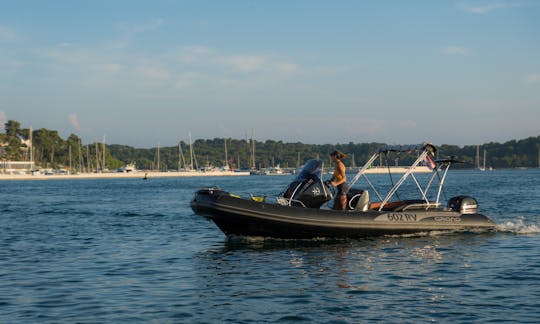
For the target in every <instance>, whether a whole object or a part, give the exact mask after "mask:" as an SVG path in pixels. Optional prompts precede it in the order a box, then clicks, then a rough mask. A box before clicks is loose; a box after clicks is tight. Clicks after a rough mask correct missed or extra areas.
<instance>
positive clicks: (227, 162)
mask: <svg viewBox="0 0 540 324" xmlns="http://www.w3.org/2000/svg"><path fill="white" fill-rule="evenodd" d="M223 143H224V145H225V164H224V165H225V166H228V165H229V157H228V156H227V139H226V138H225V139H224V141H223Z"/></svg>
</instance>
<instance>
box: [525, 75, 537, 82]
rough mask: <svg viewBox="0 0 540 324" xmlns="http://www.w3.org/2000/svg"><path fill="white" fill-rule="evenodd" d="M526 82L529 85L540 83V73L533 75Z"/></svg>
mask: <svg viewBox="0 0 540 324" xmlns="http://www.w3.org/2000/svg"><path fill="white" fill-rule="evenodd" d="M525 81H526V82H527V83H529V84H536V83H540V73H532V74H529V75H527V76H526V77H525Z"/></svg>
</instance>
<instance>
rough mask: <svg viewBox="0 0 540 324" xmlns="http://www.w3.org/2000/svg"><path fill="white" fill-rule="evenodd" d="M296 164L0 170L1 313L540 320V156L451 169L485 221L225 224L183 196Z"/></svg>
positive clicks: (249, 188)
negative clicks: (182, 174)
mask: <svg viewBox="0 0 540 324" xmlns="http://www.w3.org/2000/svg"><path fill="white" fill-rule="evenodd" d="M290 180H291V177H289V176H280V177H263V176H259V177H257V176H252V177H240V178H177V179H150V180H148V181H143V180H141V179H122V180H69V181H63V180H55V181H4V182H0V195H1V200H0V322H2V323H15V322H31V323H37V322H39V323H43V322H126V321H135V322H148V321H155V322H178V323H205V322H207V323H213V322H233V323H242V322H244V323H245V322H320V323H328V322H334V323H358V322H371V321H380V322H419V321H420V322H431V321H434V322H452V323H454V322H462V323H469V322H482V323H484V322H500V321H503V322H504V321H508V322H531V323H532V322H538V319H539V318H540V284H539V283H540V235H539V233H540V170H519V171H517V170H516V171H514V170H513V171H505V170H495V171H493V172H477V171H455V172H453V173H452V174H450V178H449V179H448V190H447V194H448V196H449V197H451V196H453V195H457V194H468V195H472V196H475V197H476V198H477V199H478V200H479V203H480V208H481V212H483V213H484V214H486V215H489V216H491V217H492V218H493V219H494V220H495V221H496V222H497V223H498V224H499V230H498V231H497V232H495V233H462V234H448V233H446V234H438V235H425V236H415V237H382V238H371V239H364V240H337V241H334V240H312V241H279V240H268V239H267V240H263V239H249V240H246V239H227V238H226V237H225V236H224V235H223V234H222V233H221V232H220V231H219V229H218V228H217V227H216V226H215V225H214V224H213V223H211V222H208V221H206V220H205V219H203V218H201V217H199V216H196V215H194V214H193V212H192V211H191V209H190V208H189V200H190V199H191V198H192V196H193V193H194V191H195V190H196V189H198V188H200V187H204V186H220V187H222V188H224V189H227V190H229V191H232V192H236V193H240V194H248V193H254V194H262V193H265V194H270V195H276V194H278V193H279V192H280V191H282V190H283V189H284V188H285V187H286V185H287V184H288V183H289V181H290Z"/></svg>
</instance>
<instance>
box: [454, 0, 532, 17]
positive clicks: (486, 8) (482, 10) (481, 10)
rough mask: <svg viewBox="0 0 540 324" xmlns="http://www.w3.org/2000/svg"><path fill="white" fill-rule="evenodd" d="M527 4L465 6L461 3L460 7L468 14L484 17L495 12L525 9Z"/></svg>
mask: <svg viewBox="0 0 540 324" xmlns="http://www.w3.org/2000/svg"><path fill="white" fill-rule="evenodd" d="M525 6H526V4H524V3H516V2H512V3H510V2H494V3H487V4H485V5H470V4H464V3H460V4H458V7H459V8H461V9H462V10H465V11H467V12H470V13H473V14H478V15H484V14H487V13H489V12H491V11H494V10H503V9H510V8H520V7H525Z"/></svg>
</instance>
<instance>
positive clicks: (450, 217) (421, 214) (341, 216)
mask: <svg viewBox="0 0 540 324" xmlns="http://www.w3.org/2000/svg"><path fill="white" fill-rule="evenodd" d="M391 152H399V153H401V152H416V154H417V158H416V160H415V161H414V162H413V163H412V165H411V166H410V168H409V169H408V170H407V172H405V173H404V174H403V176H402V177H401V178H400V179H399V180H398V181H397V182H396V183H395V184H393V181H391V183H390V185H387V186H381V185H378V186H376V185H375V181H373V180H370V179H369V178H368V173H367V172H366V170H368V169H369V167H370V166H371V165H372V164H373V161H375V160H376V159H377V158H378V157H379V156H380V155H381V154H383V155H387V154H389V153H391ZM435 152H436V148H435V146H433V145H432V144H430V143H424V144H420V145H407V146H383V147H381V148H379V150H378V151H377V152H375V153H374V154H373V155H372V156H371V158H370V159H369V160H368V161H367V162H366V163H365V165H364V166H363V167H362V168H361V169H360V170H359V171H358V173H357V174H356V176H355V177H354V178H353V179H352V181H351V183H350V186H351V190H350V191H349V194H348V197H347V198H348V199H347V205H348V209H347V210H343V211H338V210H333V209H329V208H325V207H324V206H323V205H325V204H328V202H329V201H331V200H332V198H333V195H334V193H333V188H332V187H330V186H329V185H328V184H326V183H325V182H323V180H322V179H321V162H320V161H318V160H310V161H308V162H307V163H306V164H305V166H304V168H303V170H302V171H301V172H300V173H299V175H298V176H297V177H296V179H295V181H293V182H292V183H291V184H290V185H289V187H288V188H287V189H286V190H285V191H284V192H283V193H282V194H281V195H280V196H279V197H276V198H275V199H273V200H272V199H267V198H262V197H240V196H238V195H235V194H232V193H229V192H227V191H224V190H221V189H219V188H203V189H200V190H198V191H197V192H196V193H195V197H194V199H193V200H192V202H191V207H192V209H193V211H194V212H195V213H196V214H199V215H202V216H204V217H206V218H208V219H210V220H212V221H213V222H214V223H215V224H216V225H217V226H218V227H219V228H220V229H221V230H222V231H223V232H224V233H225V234H226V235H239V236H259V237H273V238H284V239H311V238H318V237H330V238H345V237H347V238H354V237H367V236H379V235H403V234H414V233H422V232H432V231H473V230H474V231H475V230H493V229H494V228H495V223H494V222H493V221H492V220H491V219H490V218H488V217H486V216H484V215H482V214H479V213H478V203H477V201H476V199H474V198H473V197H469V196H455V197H452V198H450V199H448V201H447V203H446V204H445V205H442V204H441V202H440V200H441V195H444V190H443V187H444V183H445V180H446V177H447V175H448V170H449V169H450V166H451V165H452V164H453V163H457V162H458V161H456V160H455V159H453V158H451V159H444V160H434V158H433V157H434V155H435ZM422 164H425V165H428V166H429V167H432V168H433V171H432V175H431V177H430V178H429V179H426V180H425V181H423V183H422V181H420V180H421V179H419V178H418V177H417V176H415V175H414V171H415V168H417V167H418V166H420V165H422ZM390 179H391V178H390ZM408 179H409V180H412V182H413V184H414V186H415V187H416V189H417V191H418V192H417V194H418V195H417V196H418V197H417V198H416V199H399V194H398V190H399V189H400V188H401V187H402V186H404V183H405V182H406V180H408ZM359 180H365V182H366V185H367V187H364V188H367V189H364V188H361V187H354V185H355V184H356V183H357V182H358V181H359ZM435 180H437V181H438V185H434V183H435V182H436V181H435ZM409 182H410V181H409ZM385 187H386V188H390V189H389V190H387V193H386V195H384V196H383V195H381V192H382V189H381V188H385ZM370 192H371V193H372V195H373V196H375V197H376V199H375V200H374V201H371V199H370ZM408 193H410V192H408Z"/></svg>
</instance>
